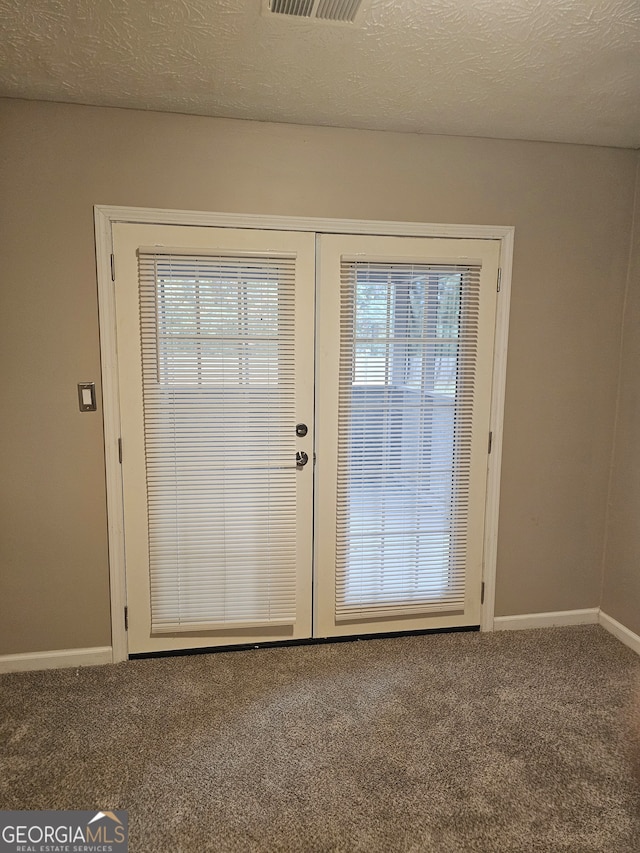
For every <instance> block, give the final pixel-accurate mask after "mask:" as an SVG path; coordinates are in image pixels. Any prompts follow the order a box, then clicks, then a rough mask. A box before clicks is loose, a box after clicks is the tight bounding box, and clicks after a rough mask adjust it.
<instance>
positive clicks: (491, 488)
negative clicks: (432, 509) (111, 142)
mask: <svg viewBox="0 0 640 853" xmlns="http://www.w3.org/2000/svg"><path fill="white" fill-rule="evenodd" d="M116 222H120V223H131V224H143V223H151V224H155V225H187V226H189V225H191V226H205V227H206V226H213V227H218V228H247V229H252V228H257V229H261V230H269V229H273V230H277V231H313V232H316V233H323V234H371V235H377V236H383V235H389V236H400V237H445V238H447V237H448V238H451V239H459V238H467V239H478V240H499V241H500V243H501V246H500V268H501V279H500V293H499V296H498V300H497V308H496V327H495V344H494V360H493V381H492V393H491V425H490V429H491V432H492V434H493V440H492V447H491V453H490V454H488V455H487V493H486V508H485V524H484V561H483V563H484V570H483V582H484V604H483V605H482V616H481V622H480V627H481V630H482V631H492V630H493V628H494V608H495V588H496V561H497V545H498V515H499V506H500V473H501V465H502V426H503V416H504V400H505V386H506V373H507V346H508V338H509V307H510V301H511V275H512V263H513V243H514V234H515V228H514V227H513V226H511V225H443V224H437V223H425V222H386V221H373V220H364V219H320V218H314V217H290V216H268V215H260V214H246V215H245V214H237V213H210V212H207V211H189V210H164V209H160V208H142V207H117V206H113V205H95V206H94V225H95V241H96V273H97V283H98V312H99V328H100V362H101V373H102V405H103V424H104V446H105V475H106V486H107V525H108V547H109V586H110V599H111V647H112V656H113V662H114V663H117V662H118V661H122V660H126V659H127V657H128V648H127V631H126V627H125V607H126V603H127V595H126V575H125V556H124V504H123V498H122V466H121V465H120V457H119V441H118V440H119V438H120V394H119V387H118V370H117V368H118V352H117V340H116V312H115V307H116V306H115V289H114V282H113V281H112V260H111V257H112V252H113V243H112V226H113V224H114V223H116ZM115 274H116V275H117V270H116V271H115ZM496 286H497V283H496ZM124 452H126V449H125V450H124Z"/></svg>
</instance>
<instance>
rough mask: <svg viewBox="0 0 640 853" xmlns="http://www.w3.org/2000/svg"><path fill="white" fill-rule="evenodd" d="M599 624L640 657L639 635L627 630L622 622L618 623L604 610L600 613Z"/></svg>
mask: <svg viewBox="0 0 640 853" xmlns="http://www.w3.org/2000/svg"><path fill="white" fill-rule="evenodd" d="M599 622H600V624H601V625H602V627H603V628H604V629H605V630H606V631H608V632H609V633H610V634H613V636H614V637H616V638H617V639H618V640H620V642H621V643H624V644H625V646H629V648H630V649H633V651H634V652H635V653H636V654H637V655H640V637H639V636H638V635H637V634H634V633H633V631H631V630H629V628H625V626H624V625H623V624H622V623H621V622H617V621H616V620H615V619H613V618H612V617H611V616H608V615H607V614H606V613H603V612H602V610H601V611H600V619H599Z"/></svg>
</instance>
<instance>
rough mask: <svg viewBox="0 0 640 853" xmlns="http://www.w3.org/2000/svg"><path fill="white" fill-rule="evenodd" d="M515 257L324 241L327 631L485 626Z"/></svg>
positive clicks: (319, 417)
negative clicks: (502, 353) (495, 410)
mask: <svg viewBox="0 0 640 853" xmlns="http://www.w3.org/2000/svg"><path fill="white" fill-rule="evenodd" d="M499 250H500V242H499V241H497V240H475V239H469V240H467V239H435V238H433V239H432V238H419V237H410V238H403V237H373V236H359V235H322V236H321V237H319V238H318V270H317V296H316V310H317V317H316V335H317V345H316V449H317V459H318V464H317V468H316V485H315V489H316V491H315V502H316V511H315V525H316V533H315V542H316V545H315V600H314V625H315V634H316V636H319V637H328V636H340V635H350V634H362V633H375V632H378V631H380V632H382V631H404V630H419V629H425V628H444V627H453V626H466V625H478V624H479V623H480V610H481V581H482V561H483V539H484V517H485V496H486V477H487V452H488V449H487V443H488V433H489V422H490V405H491V382H492V370H493V347H494V331H495V313H496V281H497V272H498V262H499Z"/></svg>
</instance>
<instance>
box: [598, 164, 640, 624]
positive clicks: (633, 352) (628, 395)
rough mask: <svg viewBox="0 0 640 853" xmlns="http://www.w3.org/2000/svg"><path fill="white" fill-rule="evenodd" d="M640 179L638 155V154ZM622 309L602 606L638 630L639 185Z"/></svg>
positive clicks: (639, 595) (639, 491)
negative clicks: (617, 398)
mask: <svg viewBox="0 0 640 853" xmlns="http://www.w3.org/2000/svg"><path fill="white" fill-rule="evenodd" d="M638 164H639V174H638V178H640V154H638ZM634 226H635V227H634V229H633V231H634V233H633V242H632V248H631V254H630V258H629V281H628V290H627V298H626V305H625V310H624V325H623V344H622V352H621V359H620V389H619V391H620V396H619V401H618V416H617V424H616V435H615V444H614V454H613V465H612V472H611V495H610V509H609V523H608V529H607V538H606V550H605V559H604V577H603V585H602V609H603V611H604V612H605V613H607V614H608V615H609V616H612V617H613V618H614V619H617V620H618V622H622V624H623V625H625V626H626V627H627V628H630V629H631V630H632V631H634V632H635V633H636V634H640V476H639V475H638V472H639V471H640V187H639V186H638V184H636V210H635V217H634Z"/></svg>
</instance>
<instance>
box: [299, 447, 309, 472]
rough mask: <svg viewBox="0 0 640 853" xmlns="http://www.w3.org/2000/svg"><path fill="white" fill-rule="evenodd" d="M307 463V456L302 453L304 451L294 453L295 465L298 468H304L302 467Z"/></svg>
mask: <svg viewBox="0 0 640 853" xmlns="http://www.w3.org/2000/svg"><path fill="white" fill-rule="evenodd" d="M308 461H309V456H308V454H306V453H305V452H304V450H299V451H298V452H297V453H296V465H297V466H298V468H304V466H305V465H306V464H307V462H308Z"/></svg>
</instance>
